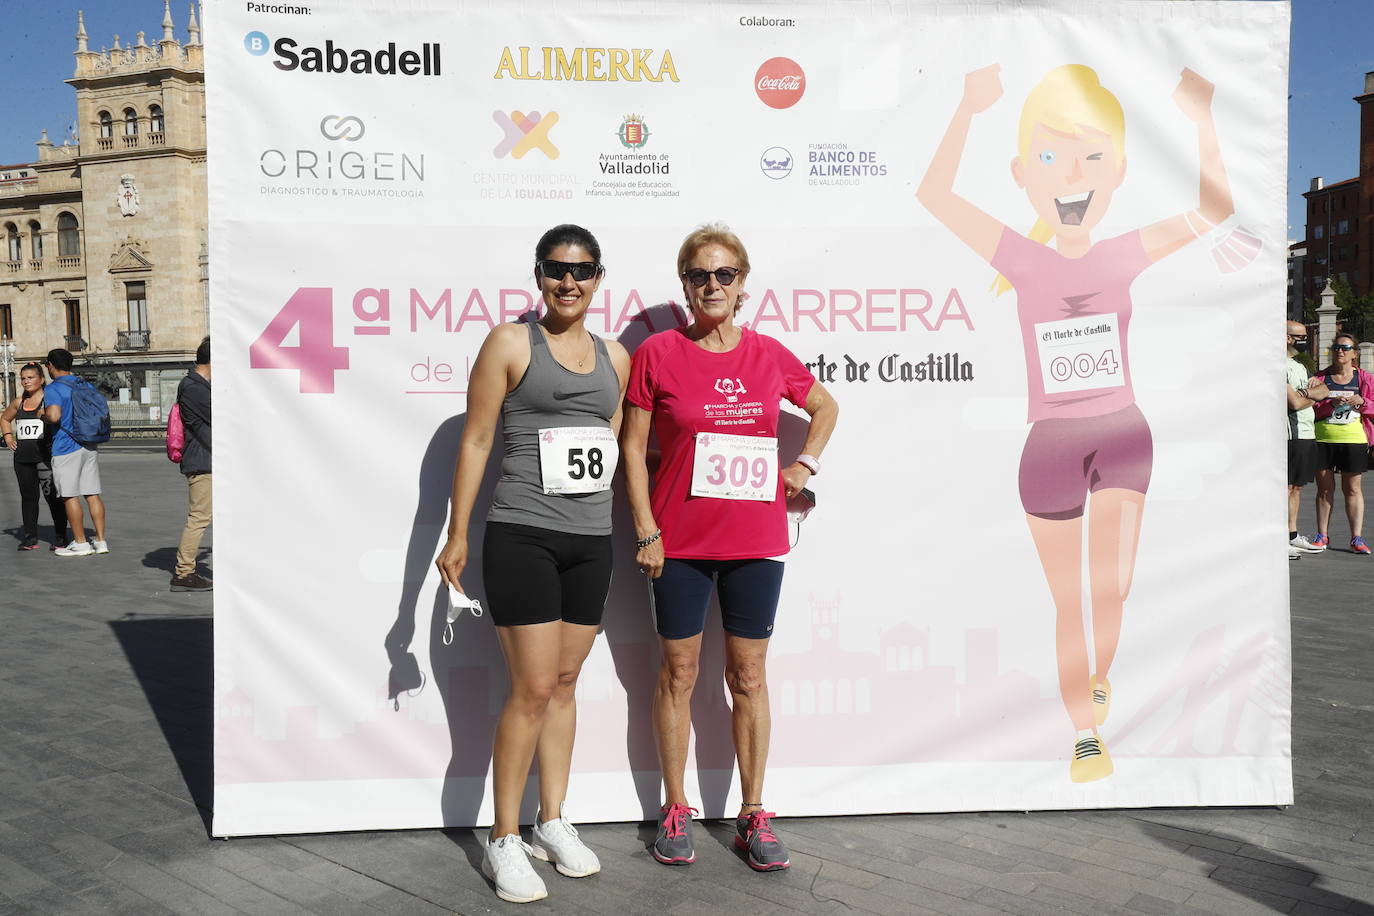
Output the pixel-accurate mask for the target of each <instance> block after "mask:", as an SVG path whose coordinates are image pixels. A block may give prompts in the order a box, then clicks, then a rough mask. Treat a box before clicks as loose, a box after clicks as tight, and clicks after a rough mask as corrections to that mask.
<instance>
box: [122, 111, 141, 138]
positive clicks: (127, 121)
mask: <svg viewBox="0 0 1374 916" xmlns="http://www.w3.org/2000/svg"><path fill="white" fill-rule="evenodd" d="M124 136H126V137H136V136H138V112H136V111H134V110H133V109H132V108H126V109H124Z"/></svg>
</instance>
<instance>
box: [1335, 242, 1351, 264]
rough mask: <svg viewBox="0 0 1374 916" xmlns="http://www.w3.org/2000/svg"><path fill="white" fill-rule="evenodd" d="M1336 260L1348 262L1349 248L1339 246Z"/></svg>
mask: <svg viewBox="0 0 1374 916" xmlns="http://www.w3.org/2000/svg"><path fill="white" fill-rule="evenodd" d="M1336 260H1338V261H1348V260H1350V249H1349V248H1346V247H1345V246H1344V245H1342V246H1341V250H1340V252H1339V253H1338V254H1337V256H1336Z"/></svg>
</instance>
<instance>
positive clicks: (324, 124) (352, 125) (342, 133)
mask: <svg viewBox="0 0 1374 916" xmlns="http://www.w3.org/2000/svg"><path fill="white" fill-rule="evenodd" d="M320 133H321V134H323V135H324V138H325V139H326V140H347V141H348V142H350V143H354V142H357V141H358V140H361V139H362V138H363V134H365V133H367V128H366V127H364V126H363V122H362V120H361V119H360V118H357V117H355V116H354V115H342V116H341V115H325V116H324V118H323V119H321V120H320Z"/></svg>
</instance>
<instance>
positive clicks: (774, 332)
mask: <svg viewBox="0 0 1374 916" xmlns="http://www.w3.org/2000/svg"><path fill="white" fill-rule="evenodd" d="M627 9H629V8H628V7H626V6H625V5H624V4H621V3H599V2H592V0H559V2H552V0H550V2H535V0H529V2H523V3H520V4H516V5H511V4H507V3H505V2H492V3H479V2H458V0H386V2H383V0H375V2H363V0H352V2H344V0H309V2H308V3H305V4H303V5H302V6H293V5H291V4H286V3H276V2H273V3H261V4H259V3H248V4H244V3H223V4H215V5H214V6H213V7H212V8H211V9H210V10H208V11H207V15H208V17H209V22H208V23H207V29H206V38H207V44H208V53H209V64H208V66H207V71H208V73H209V80H208V88H209V92H210V97H209V113H208V118H209V128H210V150H211V160H210V185H211V187H210V199H211V227H212V228H211V257H210V264H211V269H210V270H211V290H212V294H211V297H212V313H213V335H214V338H215V354H216V359H215V369H216V377H215V388H216V399H217V402H218V404H217V407H218V409H217V411H216V414H217V423H216V436H215V461H216V467H215V472H216V484H217V490H216V519H215V521H216V562H215V567H216V573H217V581H218V588H217V590H216V595H217V600H216V606H215V616H216V639H215V815H214V833H215V834H217V835H237V834H255V833H285V832H295V831H327V830H344V829H369V828H385V827H423V826H433V825H440V824H447V825H471V824H481V823H489V822H490V817H491V803H490V784H489V781H488V769H489V764H490V747H491V737H492V731H493V728H494V723H495V717H496V715H497V712H498V711H499V709H500V704H501V702H502V698H503V696H504V694H505V690H506V675H505V666H504V664H503V661H502V659H501V657H500V652H499V649H498V645H497V641H496V638H495V635H494V632H493V629H492V627H491V624H490V622H489V620H487V619H486V618H480V619H477V618H472V617H464V618H462V619H460V620H459V621H457V622H456V624H455V625H454V627H453V632H452V639H451V642H446V641H445V638H444V632H443V631H444V613H445V610H446V603H445V601H444V598H443V596H442V594H441V593H440V590H439V588H438V578H437V573H436V571H435V569H434V567H433V559H434V557H435V555H436V554H437V552H438V550H439V548H440V547H441V546H442V543H443V535H444V529H445V526H446V523H447V512H448V490H449V484H450V480H451V475H452V470H453V463H454V457H455V454H456V450H457V443H458V436H459V432H460V430H461V429H462V426H463V423H464V414H465V410H466V405H465V398H464V391H465V388H466V377H467V373H468V370H469V368H470V366H471V364H472V360H473V358H474V356H475V354H476V352H477V349H478V347H479V345H480V344H481V342H482V340H483V338H484V337H485V335H486V334H487V332H488V331H489V330H490V328H491V327H492V326H493V325H494V324H496V323H498V322H505V321H512V320H515V319H516V318H518V317H519V316H520V315H522V314H524V313H526V312H528V311H529V310H531V309H533V308H535V307H536V306H537V305H538V299H537V295H536V291H535V286H534V281H533V277H532V263H533V258H534V253H533V249H534V243H535V241H536V240H537V238H538V237H539V235H540V233H542V232H543V231H544V230H545V229H547V228H548V227H550V226H552V225H555V224H558V223H562V222H574V223H578V224H580V225H583V226H586V227H588V228H589V229H591V230H592V231H593V232H594V233H595V234H596V235H597V236H598V238H599V240H600V242H601V244H602V248H603V251H604V259H605V262H606V264H607V266H608V271H609V272H608V274H607V277H606V280H605V282H604V283H603V284H602V286H601V291H600V293H599V296H598V299H597V302H596V304H595V306H594V308H593V310H592V312H591V314H590V316H589V319H588V324H589V327H590V328H591V329H592V330H593V331H594V332H596V333H600V334H603V335H604V336H607V337H612V338H619V339H620V340H621V341H623V342H625V343H626V345H627V346H628V347H630V348H631V349H633V348H634V347H635V346H636V345H637V344H638V343H640V342H642V341H643V340H644V339H645V337H647V336H648V335H649V334H651V333H655V332H658V331H663V330H666V329H668V328H670V327H673V326H674V325H675V323H676V322H678V321H680V320H681V313H680V311H679V310H678V308H677V307H676V306H675V303H677V302H680V301H681V300H682V293H681V288H680V286H679V283H678V281H677V280H676V279H675V277H674V274H675V256H676V252H677V247H678V244H679V242H680V241H681V239H682V237H683V236H684V235H685V234H686V233H687V232H688V231H689V230H691V229H692V228H694V227H695V226H697V225H699V224H701V223H703V222H706V221H713V220H723V221H725V222H727V223H728V224H729V225H730V226H731V227H732V228H733V229H734V230H735V231H736V232H738V234H739V235H740V236H741V237H742V239H743V240H744V242H745V243H746V244H747V245H748V247H749V253H750V259H751V261H752V263H753V272H752V274H751V275H750V277H749V291H750V294H751V297H750V299H749V300H748V302H747V303H746V305H745V307H744V309H743V311H742V312H741V314H740V318H741V319H742V320H743V321H745V322H746V323H747V324H748V325H749V326H750V327H752V328H754V329H756V330H757V331H759V332H762V333H765V334H769V335H771V336H773V337H776V338H777V339H778V340H780V341H781V342H782V343H783V344H785V345H786V346H787V347H788V348H790V349H791V350H792V351H793V352H794V353H796V354H797V355H798V356H799V357H800V358H801V359H802V360H803V361H804V362H806V363H807V364H808V366H809V367H810V368H811V369H812V370H813V372H814V373H815V374H816V376H817V378H818V379H820V380H822V381H823V382H824V383H825V384H826V386H827V387H828V388H829V389H830V391H831V392H832V393H833V394H834V395H835V396H836V398H837V399H838V401H839V402H840V405H841V411H842V412H841V419H840V425H839V428H838V430H837V432H836V434H835V436H834V438H833V439H832V440H831V444H830V447H829V449H828V450H827V451H826V454H825V467H824V471H823V473H822V474H821V475H819V476H817V477H816V478H815V479H814V481H813V486H814V489H815V490H816V491H817V495H818V501H819V507H818V508H817V510H816V511H815V512H814V513H813V514H812V515H811V517H810V518H809V519H807V520H806V521H805V523H804V524H803V525H802V528H801V530H800V532H798V533H797V535H798V537H799V540H798V543H797V545H796V547H795V548H794V550H793V551H792V554H791V557H790V558H789V562H788V570H787V575H786V581H785V584H784V588H783V597H782V604H781V607H780V610H779V616H778V622H777V626H776V631H775V636H774V637H773V639H772V645H771V648H770V657H769V683H770V685H771V691H772V705H773V737H772V750H771V754H770V759H769V771H768V787H767V797H768V800H769V806H770V807H771V808H773V809H775V810H776V811H778V812H779V813H780V814H785V815H806V814H837V813H862V812H895V811H949V810H973V809H1032V808H1037V809H1038V808H1083V807H1106V806H1145V805H1252V804H1256V805H1257V804H1265V805H1269V804H1283V803H1287V802H1289V801H1291V798H1292V789H1291V774H1290V760H1289V641H1288V616H1287V609H1288V605H1287V594H1288V588H1287V569H1286V562H1287V561H1286V560H1285V557H1284V554H1283V552H1282V547H1281V545H1282V542H1283V540H1284V538H1283V537H1281V535H1282V525H1283V504H1282V499H1283V491H1284V479H1285V477H1284V473H1283V462H1284V456H1283V454H1282V451H1281V442H1282V438H1283V434H1282V428H1281V423H1282V419H1281V409H1280V407H1279V403H1280V402H1279V399H1278V398H1277V395H1276V394H1275V392H1276V391H1277V390H1278V389H1277V387H1276V386H1277V384H1278V381H1277V380H1278V378H1279V376H1278V374H1277V373H1278V367H1279V365H1280V362H1281V360H1282V359H1283V354H1282V350H1281V344H1280V341H1281V335H1280V334H1279V333H1278V328H1279V325H1280V322H1281V320H1282V316H1283V309H1284V306H1283V303H1284V281H1285V265H1284V252H1285V247H1286V245H1285V220H1284V200H1285V195H1284V175H1285V163H1286V159H1285V156H1286V146H1287V135H1286V127H1285V111H1286V103H1285V98H1286V90H1287V35H1288V8H1287V5H1286V4H1281V3H1269V2H1259V3H1246V2H1205V0H1204V2H1192V3H1176V2H1145V0H1141V2H1113V3H1098V2H1036V3H1026V4H1014V3H1010V2H998V3H986V4H983V3H977V2H958V3H933V4H924V3H915V2H911V3H895V4H868V3H854V4H842V3H832V2H820V0H814V2H805V0H797V2H787V3H773V2H758V3H728V4H727V3H719V2H715V3H713V2H704V0H703V2H680V3H673V4H663V5H661V6H660V7H657V8H654V7H649V8H648V10H649V11H646V12H639V11H636V12H634V13H633V14H629V13H627V12H626V11H627ZM969 74H974V75H973V76H971V77H970V76H969ZM1066 85H1067V86H1069V88H1067V89H1066V88H1065V86H1066ZM1213 86H1214V87H1215V89H1214V90H1213V89H1212V88H1211V87H1213ZM171 116H173V115H172V113H171V112H169V117H171ZM947 132H948V134H949V137H950V139H948V140H946V141H945V143H944V145H941V141H942V138H943V137H946V134H947ZM923 182H925V185H924V187H923V189H922V194H921V198H920V199H919V200H918V197H917V189H918V186H921V185H922V183H923ZM1232 210H1234V216H1230V215H1229V214H1230V212H1231V211H1232ZM1038 219H1039V220H1040V221H1041V222H1042V223H1046V224H1048V225H1051V226H1053V227H1055V231H1056V237H1047V236H1045V235H1042V234H1041V233H1039V232H1038V231H1037V232H1033V231H1032V226H1033V225H1034V224H1036V223H1037V220H1038ZM1213 223H1217V224H1218V225H1217V226H1216V227H1215V228H1213V226H1212V224H1213ZM994 265H995V266H994ZM999 272H1000V273H1002V274H1003V275H1004V276H1005V277H1006V279H1007V280H1008V281H1010V283H1011V288H1010V289H1007V290H1004V291H999V290H997V289H994V280H995V279H996V278H997V276H998V274H999ZM1078 394H1081V395H1082V396H1083V403H1084V404H1087V405H1089V406H1088V407H1085V408H1084V409H1082V410H1078V411H1076V413H1075V416H1076V419H1075V420H1074V421H1073V422H1070V421H1068V420H1063V419H1062V418H1059V417H1056V418H1053V420H1052V421H1046V422H1047V423H1051V424H1053V423H1060V422H1063V423H1068V424H1069V425H1068V426H1065V427H1062V428H1061V427H1058V426H1053V425H1046V423H1040V422H1037V423H1036V424H1035V425H1034V426H1032V425H1031V423H1029V422H1028V417H1029V418H1030V419H1034V420H1038V419H1039V416H1038V413H1037V412H1038V411H1040V410H1041V409H1042V408H1043V405H1044V404H1045V403H1046V402H1047V401H1050V400H1052V401H1054V402H1055V403H1058V404H1063V403H1065V401H1066V399H1067V400H1069V401H1072V400H1074V398H1076V397H1077V395H1078ZM1094 399H1097V400H1094ZM1094 403H1100V404H1106V405H1110V407H1111V412H1110V414H1107V413H1104V412H1103V411H1101V410H1095V409H1093V408H1092V407H1091V404H1094ZM1071 413H1073V412H1072V411H1071ZM1123 418H1124V419H1123ZM1122 424H1125V425H1124V426H1123V425H1122ZM803 425H804V424H803V423H802V421H801V420H800V419H797V420H795V422H792V423H791V424H790V426H787V427H785V428H784V430H783V444H782V452H783V456H784V458H786V459H788V460H790V458H791V457H792V456H793V455H794V454H795V452H796V450H797V447H798V445H799V444H800V441H801V438H802V428H803ZM1123 430H1124V431H1123ZM498 463H499V459H498V458H496V457H494V458H493V461H492V465H491V468H490V469H489V473H488V476H487V483H486V486H485V487H484V489H483V495H482V497H481V498H480V499H479V503H478V507H477V510H476V511H475V512H474V520H475V521H474V530H473V532H472V537H471V544H472V545H473V546H474V549H478V550H480V544H481V531H480V529H481V525H482V518H483V516H484V513H485V504H486V497H487V494H489V492H490V487H491V484H492V482H493V480H494V477H495V473H496V468H497V466H498ZM1084 490H1091V491H1092V493H1091V496H1090V497H1089V498H1088V500H1087V508H1086V510H1084V512H1082V513H1079V514H1075V511H1076V509H1075V504H1074V500H1075V499H1076V500H1077V501H1078V502H1077V505H1078V506H1081V505H1082V494H1083V491H1084ZM1065 493H1068V494H1069V495H1068V496H1065V495H1064V494H1065ZM1074 493H1076V494H1077V496H1074V495H1073V494H1074ZM616 500H617V510H616V524H617V528H616V541H617V545H618V546H617V551H618V560H617V567H616V573H615V578H614V582H613V585H612V590H611V596H610V601H609V604H608V606H607V609H606V616H605V625H604V632H603V634H602V635H601V636H600V637H599V638H598V640H597V643H596V646H595V648H594V649H593V651H592V655H591V657H590V658H589V660H588V663H587V665H586V667H585V668H584V671H583V675H582V679H581V682H580V685H579V689H578V704H579V734H578V739H577V745H576V751H575V756H574V761H573V775H572V789H571V794H570V798H571V799H573V800H574V801H575V806H576V812H577V815H578V816H579V818H581V819H583V820H637V819H641V818H645V817H648V816H651V814H652V812H654V811H655V810H656V809H657V806H658V804H659V777H658V770H657V759H656V755H655V752H654V744H653V740H652V736H651V732H650V719H649V703H650V699H651V696H652V692H653V685H654V682H655V677H656V671H657V667H656V666H657V647H656V642H657V640H656V637H655V634H654V631H653V627H652V624H651V620H650V615H649V608H648V601H647V595H646V592H645V588H644V581H643V577H642V576H640V575H639V574H638V573H637V570H636V569H635V567H634V565H633V562H632V560H633V554H634V549H633V544H632V540H633V534H632V527H631V526H630V524H629V521H628V512H627V510H626V507H625V500H624V497H623V492H622V491H621V490H620V489H619V488H617V492H616ZM1137 544H1138V549H1137ZM480 571H481V563H480V556H478V557H473V558H472V560H471V561H470V563H469V566H468V571H467V572H466V573H465V577H464V578H465V583H466V584H467V585H468V587H469V591H470V592H471V593H472V594H474V595H476V596H477V597H479V598H481V597H484V596H485V590H484V588H483V585H482V582H481V579H480ZM717 619H718V618H717ZM707 634H708V639H707V643H706V648H705V657H704V660H703V665H704V669H705V670H706V671H712V670H718V669H719V667H720V665H721V652H722V649H721V642H720V636H719V632H718V626H717V625H715V624H708V630H707ZM1114 646H1115V651H1113V647H1114ZM1084 665H1086V666H1087V667H1086V669H1085V668H1084ZM1080 670H1088V671H1096V672H1097V673H1098V674H1099V675H1102V676H1104V678H1105V677H1107V676H1108V675H1109V678H1107V679H1109V682H1110V687H1111V691H1112V696H1111V705H1110V714H1109V717H1108V718H1107V719H1106V721H1105V722H1104V723H1103V724H1102V725H1101V727H1100V733H1101V736H1102V738H1103V740H1104V741H1105V742H1106V745H1107V747H1108V748H1109V750H1110V754H1111V757H1112V759H1113V761H1114V765H1115V768H1114V772H1113V773H1112V774H1111V775H1110V776H1107V777H1106V778H1101V779H1096V780H1093V781H1090V782H1081V783H1080V782H1074V781H1072V780H1071V779H1070V775H1069V764H1070V760H1071V759H1072V758H1073V756H1074V753H1075V739H1076V735H1075V725H1074V724H1073V721H1072V720H1071V716H1070V711H1071V709H1072V708H1074V706H1075V704H1079V706H1078V708H1079V709H1080V712H1079V717H1080V719H1081V715H1082V712H1081V710H1082V709H1086V708H1088V707H1087V706H1086V705H1082V704H1087V703H1089V702H1091V699H1090V693H1089V691H1088V688H1087V685H1083V686H1082V687H1081V688H1080V686H1079V683H1080V681H1079V680H1078V678H1077V675H1076V674H1075V672H1077V671H1080ZM1061 682H1063V684H1064V686H1063V688H1062V689H1061ZM1098 686H1099V688H1100V689H1101V688H1102V686H1103V685H1101V684H1099V685H1098ZM1066 698H1068V702H1067V705H1066ZM1099 699H1101V698H1100V697H1099ZM694 702H695V706H694V724H695V732H694V748H693V750H692V753H691V756H690V763H689V791H690V793H691V794H692V797H693V799H694V800H696V801H695V803H696V804H697V806H698V807H700V808H702V809H703V813H704V814H706V815H707V816H718V815H720V814H722V813H723V812H725V811H726V810H727V808H729V806H730V805H732V804H734V803H736V802H737V801H738V797H737V796H738V790H737V788H736V787H734V786H733V782H734V779H735V776H734V773H733V753H732V746H731V740H730V733H729V724H728V714H727V699H726V691H725V689H724V687H723V685H722V684H721V683H720V680H719V679H718V678H713V677H710V676H705V675H703V678H702V681H701V683H700V684H699V686H698V689H697V697H696V699H695V701H694ZM1093 708H1094V710H1100V708H1101V707H1100V705H1097V706H1094V707H1093ZM532 813H533V807H532V805H531V809H530V811H529V812H527V813H526V816H527V817H528V816H529V815H530V814H532Z"/></svg>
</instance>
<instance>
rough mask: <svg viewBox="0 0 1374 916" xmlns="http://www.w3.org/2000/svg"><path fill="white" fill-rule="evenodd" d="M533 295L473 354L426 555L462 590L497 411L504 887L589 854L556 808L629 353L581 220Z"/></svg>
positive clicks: (554, 241)
mask: <svg viewBox="0 0 1374 916" xmlns="http://www.w3.org/2000/svg"><path fill="white" fill-rule="evenodd" d="M534 257H535V262H534V278H535V283H536V284H537V287H538V289H539V291H540V294H541V295H542V297H543V309H542V311H543V315H542V316H541V317H540V319H539V320H538V321H537V322H527V323H515V324H504V325H500V326H498V327H496V328H494V329H493V330H492V332H491V333H490V334H489V335H488V336H487V339H486V341H485V342H484V343H483V344H482V349H481V351H480V352H479V353H478V354H477V361H476V362H475V363H474V364H473V367H472V376H471V379H470V380H469V384H468V415H467V423H466V425H465V426H464V427H463V434H462V440H461V442H460V444H459V450H458V465H457V468H456V469H455V471H454V475H453V497H452V499H453V502H452V514H451V517H450V520H449V528H448V543H446V544H445V545H444V548H443V551H442V552H441V553H440V554H439V558H438V559H437V560H436V561H435V562H436V564H437V565H438V567H439V573H440V575H441V577H442V578H443V581H444V583H445V584H446V585H448V586H449V587H450V588H452V589H456V590H459V591H461V590H462V584H461V582H460V578H459V577H460V576H461V575H462V573H463V569H464V567H465V566H466V565H467V559H468V539H467V536H468V523H469V519H470V517H471V514H472V507H473V503H474V501H475V500H476V498H477V490H478V488H479V486H480V484H481V481H482V475H483V473H484V471H485V469H486V466H487V459H488V457H489V456H490V454H491V447H492V439H493V437H494V434H495V430H496V421H497V418H498V416H499V417H500V418H501V419H502V421H503V427H504V441H505V459H504V461H503V462H502V465H501V479H500V481H499V482H498V483H497V485H496V490H495V492H494V494H493V496H492V505H491V511H490V512H489V513H488V515H487V526H486V535H485V538H484V539H483V558H482V579H483V583H484V584H485V587H486V596H487V605H488V610H489V611H490V613H491V618H492V622H493V623H494V624H495V625H496V632H497V636H498V638H499V639H500V642H501V649H502V651H503V653H504V654H505V657H506V665H507V667H508V668H509V670H510V681H511V689H510V695H509V696H508V697H507V698H506V704H505V706H504V707H503V708H502V710H501V716H500V720H499V721H498V723H497V726H496V737H495V742H494V746H493V748H492V794H493V802H494V805H495V812H496V814H495V823H494V824H493V825H492V830H491V836H490V837H489V838H488V840H487V843H486V850H485V854H484V857H483V862H482V870H483V871H484V872H485V873H486V875H487V876H488V877H489V878H491V879H492V881H493V883H494V884H495V887H496V894H497V896H499V897H500V898H501V899H502V900H507V901H511V902H514V903H528V902H530V901H533V900H538V899H540V898H542V897H545V896H547V891H546V889H545V887H544V882H543V881H542V880H541V879H540V877H539V876H538V875H537V874H536V873H535V871H534V869H533V868H532V867H531V865H530V863H529V859H528V856H529V855H531V854H532V855H534V856H536V857H537V858H540V859H545V860H547V861H551V862H553V863H554V864H555V866H556V867H557V869H558V871H559V872H560V873H562V874H564V875H568V876H571V877H584V876H586V875H591V874H594V873H596V872H597V871H599V870H600V868H601V865H600V863H599V862H598V861H597V858H596V854H595V853H593V852H592V851H591V850H590V849H588V848H587V847H586V846H585V845H583V843H582V842H581V841H580V840H579V839H578V838H577V830H576V829H575V828H574V827H573V826H572V824H571V823H570V822H569V821H568V820H567V818H565V817H564V816H563V810H562V807H563V801H564V797H565V795H566V793H567V788H568V772H569V768H570V766H571V763H572V745H573V735H574V732H575V730H576V724H577V708H576V706H575V704H574V700H573V691H574V689H575V688H576V686H577V676H578V673H579V671H580V670H581V668H582V662H583V660H585V659H586V657H587V653H588V652H590V651H591V647H592V642H593V640H595V639H596V632H597V629H598V627H599V626H600V623H601V612H602V608H603V607H604V605H605V603H606V593H607V590H608V589H609V587H610V579H611V491H610V485H611V478H612V476H613V474H614V472H615V468H616V464H617V462H618V456H619V453H618V449H617V447H616V435H617V433H618V432H619V429H620V404H621V401H622V399H623V397H624V394H625V382H626V379H627V378H628V375H629V370H630V358H629V355H628V354H627V353H626V352H625V348H624V347H622V346H621V345H620V344H618V343H616V342H615V341H606V340H602V339H600V338H598V337H596V336H594V335H592V334H591V333H590V332H589V331H588V330H587V329H586V327H585V322H584V319H585V316H586V312H587V307H588V306H589V305H590V304H591V300H592V296H593V295H594V294H595V293H596V290H597V287H599V286H600V285H601V278H602V276H603V275H604V273H605V269H604V267H603V266H602V264H601V246H600V245H598V244H597V241H596V239H595V238H594V237H593V236H592V234H591V233H590V232H588V231H587V230H586V229H583V228H581V227H579V226H572V225H563V226H556V227H554V228H553V229H550V230H549V231H548V232H546V233H544V235H543V237H542V238H540V240H539V244H538V245H537V246H536V247H535V254H534ZM536 749H537V753H538V757H539V799H540V808H539V814H538V815H537V817H536V820H535V825H534V831H533V843H532V844H526V843H525V842H524V841H523V840H522V839H521V837H520V820H519V819H520V800H521V797H522V796H523V795H524V792H525V781H526V778H527V777H528V775H529V769H530V762H531V760H532V759H533V757H534V756H535V754H536Z"/></svg>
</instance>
